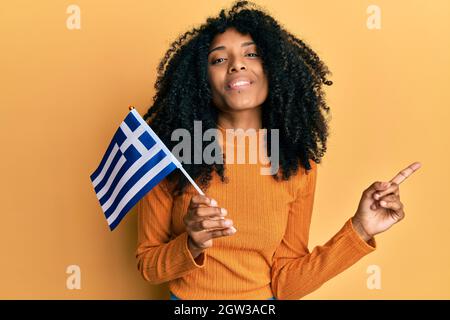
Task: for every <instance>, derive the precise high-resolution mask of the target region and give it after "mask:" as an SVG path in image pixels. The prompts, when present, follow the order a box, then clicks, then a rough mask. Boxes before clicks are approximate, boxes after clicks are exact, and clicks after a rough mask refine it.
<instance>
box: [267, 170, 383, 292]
mask: <svg viewBox="0 0 450 320" xmlns="http://www.w3.org/2000/svg"><path fill="white" fill-rule="evenodd" d="M311 166H312V169H311V170H310V171H309V172H308V174H306V175H305V176H304V177H303V178H304V180H303V181H302V183H301V185H300V187H299V188H298V191H297V194H296V197H295V200H294V201H293V202H292V203H291V207H290V212H289V218H288V219H289V220H288V224H287V228H286V231H285V235H284V237H283V240H282V242H281V244H280V245H279V247H278V248H277V250H276V251H275V254H274V257H273V265H272V270H271V281H272V282H271V285H272V291H273V293H274V295H275V296H276V297H277V298H278V299H283V300H284V299H289V300H294V299H300V298H301V297H304V296H305V295H307V294H309V293H311V292H312V291H314V290H316V289H317V288H319V287H320V286H321V285H322V284H323V283H325V282H326V281H328V280H329V279H331V278H332V277H334V276H336V275H337V274H339V273H341V272H342V271H344V270H345V269H347V268H349V267H350V266H351V265H353V264H354V263H355V262H357V261H358V260H359V259H361V258H362V257H363V256H365V255H366V254H368V253H369V252H372V251H373V250H375V248H376V243H375V239H373V238H372V239H371V240H369V242H365V241H364V240H363V239H362V238H361V237H360V236H359V234H358V233H357V232H356V231H355V230H354V228H353V225H352V222H351V219H348V220H347V221H346V223H345V224H344V226H343V227H342V228H341V229H340V230H339V231H338V232H337V233H336V234H335V235H334V236H333V237H332V238H331V239H330V240H329V241H328V242H327V243H325V244H324V245H322V246H316V247H315V248H314V249H313V250H312V251H311V252H310V251H309V250H308V237H309V227H310V224H311V214H312V210H313V203H314V193H315V186H316V178H317V164H316V163H314V162H312V161H311Z"/></svg>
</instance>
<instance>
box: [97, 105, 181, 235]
mask: <svg viewBox="0 0 450 320" xmlns="http://www.w3.org/2000/svg"><path fill="white" fill-rule="evenodd" d="M180 167H181V164H180V162H179V161H178V160H177V159H176V158H175V156H173V155H172V153H171V152H170V151H169V150H168V149H167V147H166V146H165V145H164V143H163V142H162V141H161V140H160V139H159V137H158V136H157V135H156V134H155V132H154V131H153V130H152V129H151V128H150V126H149V125H148V124H147V123H146V122H145V121H144V119H142V117H141V116H140V115H139V113H138V112H137V111H136V110H135V109H132V110H131V111H130V112H129V113H128V115H127V117H126V118H125V120H124V121H123V122H122V123H121V125H120V127H119V128H118V129H117V131H116V133H115V134H114V137H113V138H112V141H111V143H110V144H109V147H108V149H107V150H106V153H105V155H104V156H103V159H102V161H101V162H100V165H99V166H98V168H97V170H95V172H94V173H92V175H91V177H90V178H91V181H92V184H93V186H94V190H95V193H96V194H97V198H98V200H99V202H100V205H101V207H102V210H103V212H104V213H105V216H106V220H107V222H108V225H109V227H110V229H111V230H114V228H115V227H116V226H117V225H118V224H119V223H120V221H121V220H122V219H123V217H124V216H125V215H126V214H127V212H128V211H129V210H130V209H131V208H132V207H133V206H134V205H135V204H136V203H137V202H138V201H139V200H140V199H141V198H142V197H143V196H144V195H145V194H146V193H147V192H149V191H150V190H151V189H152V188H153V187H154V186H156V185H157V184H158V183H159V182H160V181H161V180H162V179H164V177H166V176H167V175H168V174H169V173H171V172H172V171H173V170H175V169H176V168H180Z"/></svg>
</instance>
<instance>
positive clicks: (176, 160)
mask: <svg viewBox="0 0 450 320" xmlns="http://www.w3.org/2000/svg"><path fill="white" fill-rule="evenodd" d="M128 109H129V110H130V111H131V110H133V109H134V106H132V105H130V106H128ZM168 151H169V154H170V156H171V157H172V158H173V160H174V162H175V164H176V165H177V167H178V169H180V170H181V172H182V173H183V174H184V176H185V177H186V178H187V179H188V180H189V182H190V183H191V184H192V185H193V186H194V188H195V190H197V191H198V193H200V194H201V195H202V196H204V195H205V193H204V192H203V191H202V189H200V188H199V186H198V185H197V184H196V183H195V181H194V180H193V179H192V178H191V176H190V175H189V174H188V173H187V172H186V170H184V168H183V166H182V165H181V163H180V162H179V161H178V159H177V158H175V157H174V156H173V154H172V152H170V150H168Z"/></svg>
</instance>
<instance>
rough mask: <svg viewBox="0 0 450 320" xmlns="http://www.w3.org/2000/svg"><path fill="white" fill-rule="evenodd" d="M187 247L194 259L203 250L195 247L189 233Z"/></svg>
mask: <svg viewBox="0 0 450 320" xmlns="http://www.w3.org/2000/svg"><path fill="white" fill-rule="evenodd" d="M188 249H189V251H190V252H191V255H192V257H193V258H194V259H196V258H197V257H198V256H199V255H200V254H201V253H202V252H203V249H201V248H199V247H197V246H196V245H195V244H194V242H193V241H192V238H191V237H190V236H189V235H188Z"/></svg>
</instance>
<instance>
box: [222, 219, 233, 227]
mask: <svg viewBox="0 0 450 320" xmlns="http://www.w3.org/2000/svg"><path fill="white" fill-rule="evenodd" d="M223 225H224V226H225V227H228V226H231V220H226V221H224V223H223Z"/></svg>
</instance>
